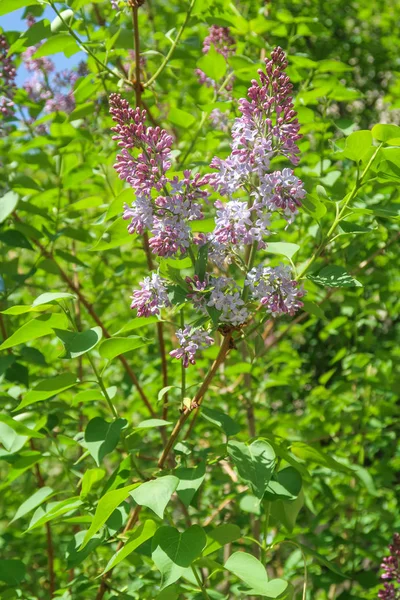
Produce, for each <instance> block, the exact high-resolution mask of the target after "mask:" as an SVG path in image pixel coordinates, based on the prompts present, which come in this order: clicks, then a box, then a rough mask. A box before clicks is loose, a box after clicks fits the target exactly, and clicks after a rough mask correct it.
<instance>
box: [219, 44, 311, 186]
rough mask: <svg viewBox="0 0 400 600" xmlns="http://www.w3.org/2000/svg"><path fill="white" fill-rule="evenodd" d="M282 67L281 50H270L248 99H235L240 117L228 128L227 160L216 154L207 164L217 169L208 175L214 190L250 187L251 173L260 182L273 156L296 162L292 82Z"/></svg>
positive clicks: (283, 54) (296, 123)
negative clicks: (229, 141)
mask: <svg viewBox="0 0 400 600" xmlns="http://www.w3.org/2000/svg"><path fill="white" fill-rule="evenodd" d="M286 66H287V60H286V57H285V53H284V52H283V50H282V49H281V48H276V49H275V50H273V52H272V54H271V59H270V60H266V61H265V72H264V71H262V70H261V69H260V70H259V72H258V74H259V77H260V83H258V82H257V81H256V80H253V81H252V85H251V87H250V88H249V90H248V97H249V99H248V100H247V99H245V98H242V99H241V100H240V101H239V110H240V112H241V113H242V116H241V117H239V118H237V119H236V121H235V123H234V125H233V128H232V152H231V154H230V156H229V157H228V158H227V159H225V160H222V159H220V158H217V157H216V158H214V159H213V161H212V163H211V166H212V167H213V168H215V169H218V172H217V173H215V174H214V175H213V176H212V177H211V178H210V182H211V183H212V184H213V185H214V187H215V189H216V190H217V191H220V192H221V193H223V194H229V195H230V194H232V193H234V192H235V191H236V190H238V189H239V188H240V187H243V186H245V185H250V186H253V187H254V185H253V184H252V181H251V179H252V176H253V175H254V174H256V175H258V178H259V181H260V183H261V184H262V183H263V179H264V178H265V176H266V175H267V174H269V173H268V170H269V164H270V160H271V159H272V157H273V156H275V155H278V154H282V155H284V156H285V157H287V158H288V159H289V160H290V161H291V162H292V163H293V164H295V165H296V164H297V163H298V156H297V155H298V153H299V149H298V147H297V141H298V140H299V139H300V137H301V136H300V134H299V128H300V125H299V123H298V120H297V118H296V114H297V113H296V112H295V111H294V109H293V102H292V97H291V92H292V85H291V83H290V80H289V77H288V76H287V75H286V74H285V72H284V70H285V68H286Z"/></svg>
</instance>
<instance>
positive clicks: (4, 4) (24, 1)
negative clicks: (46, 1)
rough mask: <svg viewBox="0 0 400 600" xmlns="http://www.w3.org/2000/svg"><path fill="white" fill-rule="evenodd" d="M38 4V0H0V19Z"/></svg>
mask: <svg viewBox="0 0 400 600" xmlns="http://www.w3.org/2000/svg"><path fill="white" fill-rule="evenodd" d="M37 4H40V3H39V2H38V0H0V17H2V16H3V15H6V14H8V13H10V12H13V11H14V10H18V9H19V8H24V7H25V6H34V5H37Z"/></svg>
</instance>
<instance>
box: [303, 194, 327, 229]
mask: <svg viewBox="0 0 400 600" xmlns="http://www.w3.org/2000/svg"><path fill="white" fill-rule="evenodd" d="M301 202H302V207H303V208H304V210H305V211H306V212H308V214H309V215H311V216H312V218H313V219H314V220H315V221H317V222H319V221H320V220H321V219H322V217H323V216H324V215H325V214H326V206H325V205H324V204H323V203H322V202H321V200H319V198H317V197H316V196H312V195H311V194H307V196H305V198H303V200H302V201H301Z"/></svg>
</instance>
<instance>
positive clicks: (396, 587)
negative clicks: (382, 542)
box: [378, 533, 400, 600]
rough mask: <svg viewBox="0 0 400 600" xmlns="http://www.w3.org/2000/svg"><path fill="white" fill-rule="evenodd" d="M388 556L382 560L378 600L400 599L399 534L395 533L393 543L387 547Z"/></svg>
mask: <svg viewBox="0 0 400 600" xmlns="http://www.w3.org/2000/svg"><path fill="white" fill-rule="evenodd" d="M389 550H390V555H389V556H387V557H386V558H384V559H383V561H382V564H381V569H383V573H382V575H381V579H383V580H384V584H383V589H381V590H380V591H379V593H378V598H379V599H380V600H399V599H400V534H399V533H395V534H394V536H393V542H392V543H391V544H390V545H389Z"/></svg>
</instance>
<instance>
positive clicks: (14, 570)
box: [0, 0, 26, 586]
mask: <svg viewBox="0 0 400 600" xmlns="http://www.w3.org/2000/svg"><path fill="white" fill-rule="evenodd" d="M12 1H13V2H14V1H15V0H12ZM11 10H13V9H11ZM1 14H4V13H1V5H0V15H1ZM25 573H26V568H25V565H24V563H23V562H22V560H7V559H3V560H0V581H4V583H6V584H7V585H11V586H16V585H18V584H20V583H21V581H22V580H23V579H25Z"/></svg>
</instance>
